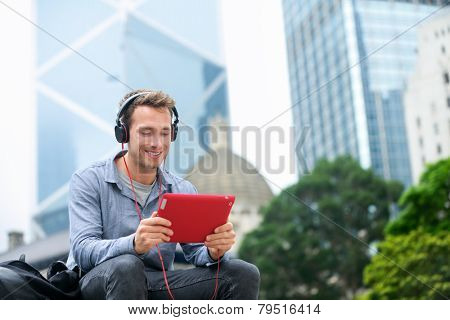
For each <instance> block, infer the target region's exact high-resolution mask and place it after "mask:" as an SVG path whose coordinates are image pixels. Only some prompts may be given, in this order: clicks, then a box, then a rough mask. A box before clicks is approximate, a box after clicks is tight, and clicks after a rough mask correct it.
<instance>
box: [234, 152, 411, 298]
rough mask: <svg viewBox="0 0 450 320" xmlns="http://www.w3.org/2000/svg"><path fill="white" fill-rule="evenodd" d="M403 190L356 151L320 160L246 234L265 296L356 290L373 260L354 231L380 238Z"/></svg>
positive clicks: (337, 294)
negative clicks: (360, 158)
mask: <svg viewBox="0 0 450 320" xmlns="http://www.w3.org/2000/svg"><path fill="white" fill-rule="evenodd" d="M401 190H402V186H401V185H400V184H399V183H394V182H389V183H388V182H385V181H383V180H382V179H381V178H379V177H377V176H376V175H375V174H374V173H373V172H372V171H370V170H364V169H362V168H361V167H360V166H359V164H358V163H357V162H356V161H355V160H353V159H351V158H350V157H340V158H337V159H336V160H335V161H333V162H328V161H326V160H322V161H320V162H318V163H317V164H316V167H315V169H314V171H313V172H312V174H311V175H308V176H305V177H303V178H302V179H300V181H299V182H298V183H297V184H295V185H293V186H291V187H289V188H287V189H286V190H284V191H283V192H282V193H281V194H280V195H279V196H277V197H275V198H274V199H273V201H272V202H271V203H270V204H269V206H268V207H267V208H265V209H264V212H263V221H262V223H261V225H260V226H259V227H258V228H257V229H256V230H255V231H253V232H252V233H250V234H249V235H247V236H246V238H245V239H244V240H243V243H242V246H241V248H240V251H239V255H240V257H242V258H243V259H246V260H248V261H251V262H253V263H255V264H256V265H257V266H258V267H259V269H260V271H261V298H266V299H339V298H349V297H353V296H354V294H355V293H356V292H357V291H358V290H359V289H360V288H361V287H362V272H363V269H364V266H365V265H366V264H367V263H368V262H369V253H368V248H367V246H366V245H365V244H364V243H362V242H361V241H359V240H358V239H355V238H356V237H357V238H359V239H360V240H362V241H363V242H365V243H370V242H373V241H377V240H380V239H381V237H382V233H383V229H384V227H385V224H386V222H387V221H388V219H389V213H390V210H389V208H390V205H391V204H392V203H393V202H396V201H397V200H398V197H399V196H400V193H401ZM344 230H345V231H344ZM349 233H350V234H349Z"/></svg>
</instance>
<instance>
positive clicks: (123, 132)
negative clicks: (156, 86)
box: [114, 91, 179, 143]
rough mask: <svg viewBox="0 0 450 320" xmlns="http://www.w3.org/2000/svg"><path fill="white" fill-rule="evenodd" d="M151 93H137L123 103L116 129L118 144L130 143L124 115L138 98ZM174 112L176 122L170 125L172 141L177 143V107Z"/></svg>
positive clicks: (173, 109)
mask: <svg viewBox="0 0 450 320" xmlns="http://www.w3.org/2000/svg"><path fill="white" fill-rule="evenodd" d="M149 93H152V92H151V91H144V92H139V93H136V94H134V95H132V96H131V97H129V98H128V99H127V100H125V101H124V103H122V105H121V106H120V108H119V112H118V113H117V118H116V126H115V128H114V134H115V136H116V140H117V142H119V143H127V142H128V141H130V135H129V128H128V127H127V125H126V124H125V123H123V121H122V119H121V118H122V116H123V114H124V113H125V111H126V110H127V109H128V108H129V107H130V106H131V104H132V103H133V101H134V100H135V99H136V98H137V97H140V96H142V95H145V94H149ZM172 112H173V115H174V120H173V122H172V123H171V125H170V126H171V141H175V139H176V138H177V134H178V122H179V120H178V111H177V108H176V107H175V106H174V107H173V108H172Z"/></svg>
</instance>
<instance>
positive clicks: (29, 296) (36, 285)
mask: <svg viewBox="0 0 450 320" xmlns="http://www.w3.org/2000/svg"><path fill="white" fill-rule="evenodd" d="M47 279H48V280H47ZM47 279H45V278H44V277H43V276H42V275H41V274H40V272H39V271H38V270H36V269H35V268H33V267H32V266H31V265H29V264H28V263H26V262H25V257H24V256H23V255H22V256H21V257H20V260H11V261H6V262H2V263H0V299H19V300H42V299H46V300H48V299H55V300H67V299H80V297H81V294H80V288H79V280H80V275H79V269H78V267H76V268H74V269H73V270H69V269H67V266H66V265H65V263H64V262H62V261H57V262H54V263H52V264H51V266H50V267H49V269H48V272H47Z"/></svg>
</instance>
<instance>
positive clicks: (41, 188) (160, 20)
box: [33, 0, 228, 236]
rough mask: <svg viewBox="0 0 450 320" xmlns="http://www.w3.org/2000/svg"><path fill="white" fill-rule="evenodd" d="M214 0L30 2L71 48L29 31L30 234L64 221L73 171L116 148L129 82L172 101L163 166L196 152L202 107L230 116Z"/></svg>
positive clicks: (191, 158) (205, 114)
mask: <svg viewBox="0 0 450 320" xmlns="http://www.w3.org/2000/svg"><path fill="white" fill-rule="evenodd" d="M218 5H219V4H218V2H217V1H209V0H195V1H189V3H187V2H186V1H181V0H170V1H164V2H162V1H153V0H147V1H132V0H130V1H100V0H98V1H87V0H81V1H76V2H75V1H57V2H55V1H49V0H37V1H36V5H35V7H36V22H37V24H38V25H39V26H41V27H42V28H44V29H45V30H46V31H48V32H49V33H50V34H52V35H54V36H55V37H56V38H58V39H59V40H61V41H63V42H64V43H66V44H68V45H69V46H70V47H71V48H73V49H74V50H76V51H77V52H78V53H79V54H78V53H76V52H74V51H73V50H72V49H69V48H67V47H66V46H64V45H63V44H61V43H59V42H58V41H57V40H55V39H54V38H53V37H52V36H50V35H49V34H46V33H45V32H42V31H39V30H38V31H37V33H36V39H37V43H36V45H37V54H38V57H37V62H38V67H37V81H38V83H37V90H38V92H37V122H38V125H37V128H38V132H37V135H38V168H37V174H38V199H39V205H38V210H37V213H36V215H35V216H34V218H33V222H34V224H35V226H34V229H35V230H36V233H37V235H38V236H46V235H49V234H52V233H55V232H58V231H62V230H65V229H67V228H68V215H67V192H68V182H69V180H70V177H71V175H72V174H73V172H74V171H76V170H77V169H79V168H82V167H85V166H87V165H89V164H90V163H92V162H94V161H96V160H100V159H103V158H106V157H109V156H110V155H112V154H113V153H114V152H116V151H117V150H119V148H120V145H119V144H118V143H117V142H116V141H115V138H114V121H115V116H116V112H117V107H118V102H119V100H120V99H121V97H122V96H123V95H124V94H125V93H126V92H127V91H130V88H152V89H161V90H163V91H165V92H167V93H169V94H170V95H171V96H173V97H174V98H175V100H176V102H177V109H178V111H179V113H180V119H181V122H182V124H181V126H180V134H179V139H177V141H176V142H175V143H173V145H172V147H171V153H170V154H169V160H168V161H167V166H168V167H169V169H171V170H172V171H174V172H175V173H177V174H179V175H183V174H184V173H185V172H187V171H188V169H189V168H190V167H191V166H192V165H193V164H194V163H195V161H196V160H197V158H198V157H199V156H201V155H202V154H203V153H204V148H203V147H202V146H204V145H205V144H206V143H207V142H206V141H202V140H201V139H200V138H199V137H198V128H199V127H200V126H201V125H203V124H206V123H207V121H208V118H209V117H210V116H214V115H217V114H220V115H221V116H222V117H224V118H225V119H228V101H227V84H226V70H225V67H224V64H223V57H222V55H221V52H222V50H221V44H220V41H219V39H221V37H220V24H219V22H220V21H219V19H218V14H219V12H218ZM74 17H78V18H76V19H75V18H74ZM79 17H83V18H82V19H81V18H79ZM186 17H191V18H190V19H186ZM61 26H64V27H63V28H62V27H61ZM87 60H89V61H87ZM188 140H189V141H188ZM187 150H189V151H187Z"/></svg>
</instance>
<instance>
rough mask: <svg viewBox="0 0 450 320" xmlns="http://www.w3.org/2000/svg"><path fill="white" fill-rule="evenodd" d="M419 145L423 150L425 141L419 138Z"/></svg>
mask: <svg viewBox="0 0 450 320" xmlns="http://www.w3.org/2000/svg"><path fill="white" fill-rule="evenodd" d="M419 145H420V147H421V148H423V139H422V137H419Z"/></svg>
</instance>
